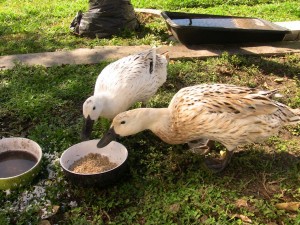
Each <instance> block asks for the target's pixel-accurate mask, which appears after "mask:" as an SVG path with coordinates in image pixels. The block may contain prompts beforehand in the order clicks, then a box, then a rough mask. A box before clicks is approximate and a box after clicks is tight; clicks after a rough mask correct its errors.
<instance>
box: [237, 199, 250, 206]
mask: <svg viewBox="0 0 300 225" xmlns="http://www.w3.org/2000/svg"><path fill="white" fill-rule="evenodd" d="M235 205H236V207H247V206H248V203H247V200H245V199H238V200H236V201H235Z"/></svg>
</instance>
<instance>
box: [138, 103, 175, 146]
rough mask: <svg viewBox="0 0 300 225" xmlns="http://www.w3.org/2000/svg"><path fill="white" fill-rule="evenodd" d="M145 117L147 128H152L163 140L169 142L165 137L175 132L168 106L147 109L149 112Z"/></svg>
mask: <svg viewBox="0 0 300 225" xmlns="http://www.w3.org/2000/svg"><path fill="white" fill-rule="evenodd" d="M143 118H145V121H144V125H145V127H147V129H149V130H151V131H152V132H153V133H154V134H155V135H157V136H158V137H159V138H160V139H162V140H163V141H165V142H167V143H169V142H168V141H167V140H166V138H165V137H166V136H168V135H172V133H173V132H172V128H171V125H170V111H169V109H168V108H151V109H147V113H146V115H144V117H143Z"/></svg>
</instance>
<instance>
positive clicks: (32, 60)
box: [0, 41, 300, 69]
mask: <svg viewBox="0 0 300 225" xmlns="http://www.w3.org/2000/svg"><path fill="white" fill-rule="evenodd" d="M149 48H151V46H146V45H144V46H103V47H96V48H93V49H88V48H80V49H75V50H70V51H56V52H43V53H31V54H17V55H7V56H0V69H10V68H13V67H14V65H15V63H16V62H20V63H22V64H27V65H31V66H32V65H42V66H45V67H52V66H61V65H68V64H95V63H99V62H100V61H103V60H116V59H119V58H122V57H125V56H127V55H130V54H134V53H137V52H141V51H144V50H146V49H149ZM158 51H159V52H161V53H162V52H168V53H169V56H170V59H183V58H206V57H215V56H220V55H221V54H222V53H224V52H228V53H229V54H236V55H240V54H241V55H280V54H281V55H282V54H286V53H299V52H300V42H299V41H291V42H290V41H284V42H274V43H267V44H259V45H257V44H247V45H197V46H189V47H186V46H184V45H180V44H178V45H175V46H161V47H160V48H159V50H158Z"/></svg>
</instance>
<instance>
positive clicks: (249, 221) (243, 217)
mask: <svg viewBox="0 0 300 225" xmlns="http://www.w3.org/2000/svg"><path fill="white" fill-rule="evenodd" d="M233 217H234V218H239V219H241V220H242V221H243V222H245V223H252V220H251V219H250V218H249V217H248V216H244V215H241V214H234V215H233Z"/></svg>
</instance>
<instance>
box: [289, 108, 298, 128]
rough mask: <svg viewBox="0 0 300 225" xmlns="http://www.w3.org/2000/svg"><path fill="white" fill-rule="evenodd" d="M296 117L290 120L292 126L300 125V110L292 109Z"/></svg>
mask: <svg viewBox="0 0 300 225" xmlns="http://www.w3.org/2000/svg"><path fill="white" fill-rule="evenodd" d="M291 110H292V112H293V113H294V114H295V116H293V117H291V118H289V122H290V124H298V123H300V109H299V108H298V109H291Z"/></svg>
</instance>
